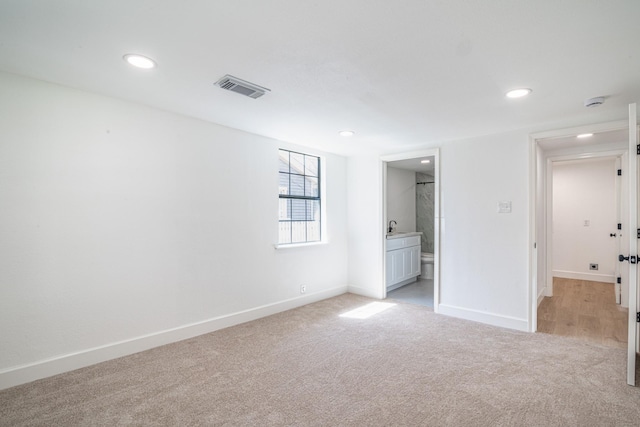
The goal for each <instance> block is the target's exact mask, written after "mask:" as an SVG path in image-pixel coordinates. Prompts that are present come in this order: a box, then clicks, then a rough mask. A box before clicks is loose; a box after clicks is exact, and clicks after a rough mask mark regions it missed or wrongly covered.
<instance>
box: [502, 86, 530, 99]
mask: <svg viewBox="0 0 640 427" xmlns="http://www.w3.org/2000/svg"><path fill="white" fill-rule="evenodd" d="M530 93H531V89H528V88H522V89H514V90H510V91H509V92H507V95H506V96H507V98H521V97H523V96H527V95H529V94H530Z"/></svg>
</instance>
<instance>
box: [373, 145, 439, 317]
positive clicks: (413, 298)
mask: <svg viewBox="0 0 640 427" xmlns="http://www.w3.org/2000/svg"><path fill="white" fill-rule="evenodd" d="M382 161H383V189H384V191H383V213H384V214H383V220H384V224H383V227H384V229H385V233H384V244H383V247H384V250H385V254H384V256H385V260H386V261H385V263H383V265H384V277H385V280H384V283H383V287H384V289H383V295H384V297H385V298H392V299H395V300H399V301H404V302H408V303H412V304H418V305H422V306H426V307H430V308H433V310H434V311H435V312H437V311H438V301H439V291H440V289H439V287H440V284H439V270H440V269H439V252H440V251H439V242H440V235H439V233H440V213H439V212H440V203H439V193H440V191H439V150H438V149H431V150H424V151H420V152H411V153H405V154H398V155H393V156H384V157H382Z"/></svg>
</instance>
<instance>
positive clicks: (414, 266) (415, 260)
mask: <svg viewBox="0 0 640 427" xmlns="http://www.w3.org/2000/svg"><path fill="white" fill-rule="evenodd" d="M410 249H411V254H410V257H411V270H410V271H411V273H410V274H409V276H410V277H415V276H419V275H420V246H413V247H412V248H410Z"/></svg>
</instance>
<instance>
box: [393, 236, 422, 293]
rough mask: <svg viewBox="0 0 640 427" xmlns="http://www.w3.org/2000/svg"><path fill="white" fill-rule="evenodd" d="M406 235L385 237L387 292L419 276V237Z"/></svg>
mask: <svg viewBox="0 0 640 427" xmlns="http://www.w3.org/2000/svg"><path fill="white" fill-rule="evenodd" d="M406 234H408V233H405V234H399V235H396V236H390V237H387V254H386V255H387V256H386V258H387V259H386V271H387V273H386V285H387V291H390V290H393V289H396V288H399V287H400V286H403V285H406V284H407V283H411V282H414V281H415V280H416V277H418V276H419V275H420V235H419V234H418V233H415V234H418V235H406ZM411 234H414V233H411Z"/></svg>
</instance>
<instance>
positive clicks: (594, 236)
mask: <svg viewBox="0 0 640 427" xmlns="http://www.w3.org/2000/svg"><path fill="white" fill-rule="evenodd" d="M615 179H616V175H615V159H612V158H605V159H594V160H578V161H567V162H554V164H553V251H552V254H553V275H554V276H555V277H566V278H574V279H582V280H595V281H601V282H610V283H613V282H614V281H615V262H617V260H616V259H615V257H616V248H617V244H616V243H617V241H616V239H614V238H612V237H610V236H609V234H610V233H617V232H618V231H617V230H616V223H617V221H616V194H615ZM585 221H588V222H589V225H588V226H586V225H585ZM590 263H595V264H598V270H597V271H593V270H589V264H590Z"/></svg>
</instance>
